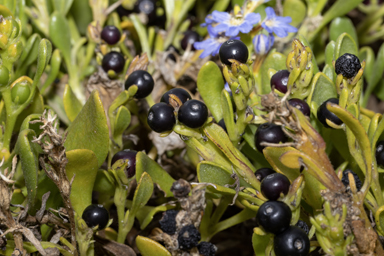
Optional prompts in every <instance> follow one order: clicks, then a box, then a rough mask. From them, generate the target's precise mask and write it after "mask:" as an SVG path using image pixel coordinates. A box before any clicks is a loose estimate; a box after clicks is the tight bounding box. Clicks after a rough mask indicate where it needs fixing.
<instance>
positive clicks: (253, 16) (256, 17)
mask: <svg viewBox="0 0 384 256" xmlns="http://www.w3.org/2000/svg"><path fill="white" fill-rule="evenodd" d="M244 20H245V21H248V22H250V23H251V24H256V23H259V22H260V20H261V16H260V14H258V13H254V12H252V13H248V14H247V15H246V16H245V19H244Z"/></svg>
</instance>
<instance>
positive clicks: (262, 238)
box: [252, 232, 271, 256]
mask: <svg viewBox="0 0 384 256" xmlns="http://www.w3.org/2000/svg"><path fill="white" fill-rule="evenodd" d="M270 240H271V234H265V235H259V234H257V233H256V232H254V233H253V235H252V245H253V250H254V252H255V254H256V255H257V256H265V249H266V248H267V246H268V244H269V241H270Z"/></svg>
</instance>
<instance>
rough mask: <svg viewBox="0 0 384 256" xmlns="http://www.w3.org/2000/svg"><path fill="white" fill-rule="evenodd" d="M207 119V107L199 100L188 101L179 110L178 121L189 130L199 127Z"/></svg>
mask: <svg viewBox="0 0 384 256" xmlns="http://www.w3.org/2000/svg"><path fill="white" fill-rule="evenodd" d="M207 118H208V108H207V106H206V105H205V104H204V103H203V102H201V101H199V100H188V101H187V102H185V103H184V104H183V105H182V106H181V107H180V109H179V113H178V119H179V121H180V122H181V123H183V124H185V125H186V126H188V127H189V128H199V127H201V126H202V125H203V124H204V123H205V121H207Z"/></svg>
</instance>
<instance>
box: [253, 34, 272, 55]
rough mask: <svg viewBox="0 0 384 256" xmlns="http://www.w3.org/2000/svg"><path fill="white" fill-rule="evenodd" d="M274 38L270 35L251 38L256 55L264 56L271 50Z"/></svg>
mask: <svg viewBox="0 0 384 256" xmlns="http://www.w3.org/2000/svg"><path fill="white" fill-rule="evenodd" d="M274 42H275V37H274V36H273V35H272V34H269V35H268V36H267V35H264V34H259V35H256V36H255V37H254V38H253V46H254V49H255V52H256V54H257V55H266V54H267V53H268V52H269V50H271V48H272V46H273V43H274Z"/></svg>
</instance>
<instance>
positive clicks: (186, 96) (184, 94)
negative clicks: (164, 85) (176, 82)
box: [160, 88, 192, 104]
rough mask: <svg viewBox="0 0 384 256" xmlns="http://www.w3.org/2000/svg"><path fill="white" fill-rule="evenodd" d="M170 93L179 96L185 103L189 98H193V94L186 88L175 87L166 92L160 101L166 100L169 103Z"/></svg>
mask: <svg viewBox="0 0 384 256" xmlns="http://www.w3.org/2000/svg"><path fill="white" fill-rule="evenodd" d="M170 94H173V95H175V96H176V97H177V98H179V100H180V101H181V102H182V103H183V104H184V103H185V102H186V101H187V100H190V99H192V97H191V95H190V94H189V92H187V91H186V90H184V89H182V88H173V89H171V90H169V91H167V92H166V93H164V94H163V96H162V97H161V100H160V102H165V103H167V104H169V99H170V97H169V95H170Z"/></svg>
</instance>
